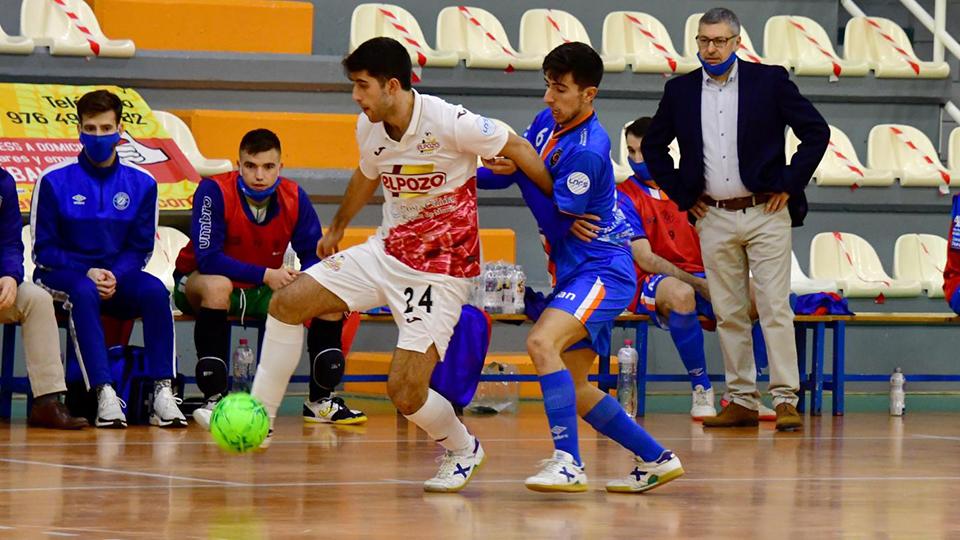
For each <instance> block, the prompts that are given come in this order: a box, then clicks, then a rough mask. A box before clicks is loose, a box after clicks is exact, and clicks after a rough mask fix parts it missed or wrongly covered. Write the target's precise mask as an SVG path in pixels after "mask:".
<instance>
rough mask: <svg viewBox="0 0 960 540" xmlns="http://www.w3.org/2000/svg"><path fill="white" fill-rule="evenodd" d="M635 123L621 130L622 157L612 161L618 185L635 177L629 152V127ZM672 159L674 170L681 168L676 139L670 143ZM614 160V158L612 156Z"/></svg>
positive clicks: (630, 122) (628, 123)
mask: <svg viewBox="0 0 960 540" xmlns="http://www.w3.org/2000/svg"><path fill="white" fill-rule="evenodd" d="M632 123H633V120H631V121H629V122H627V123H626V124H624V125H623V129H621V130H620V155H619V156H617V159H612V161H613V174H614V175H615V176H616V177H617V178H616V180H617V183H618V184H619V183H620V182H623V181H624V180H626V179H627V178H630V176H632V175H633V169H631V168H630V161H629V157H628V155H629V153H628V152H627V132H626V130H627V126H629V125H630V124H632ZM669 150H670V157H672V158H673V166H674V168H676V167H679V166H680V145H679V144H678V143H677V140H676V139H674V140H673V141H671V142H670V146H669ZM611 158H612V156H611Z"/></svg>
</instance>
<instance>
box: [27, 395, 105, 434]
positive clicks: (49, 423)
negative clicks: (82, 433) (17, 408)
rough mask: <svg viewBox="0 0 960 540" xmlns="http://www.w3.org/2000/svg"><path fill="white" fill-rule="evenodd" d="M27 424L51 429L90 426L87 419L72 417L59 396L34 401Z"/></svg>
mask: <svg viewBox="0 0 960 540" xmlns="http://www.w3.org/2000/svg"><path fill="white" fill-rule="evenodd" d="M27 424H28V425H30V426H32V427H44V428H50V429H82V428H85V427H87V426H89V425H90V424H89V423H87V420H86V419H85V418H76V417H74V416H70V411H69V410H68V409H67V406H66V405H64V404H63V403H60V396H59V395H58V394H47V395H45V396H40V397H38V398H36V399H34V400H33V406H32V407H31V408H30V416H29V417H28V418H27Z"/></svg>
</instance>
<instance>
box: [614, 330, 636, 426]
mask: <svg viewBox="0 0 960 540" xmlns="http://www.w3.org/2000/svg"><path fill="white" fill-rule="evenodd" d="M617 363H618V364H619V366H620V375H619V376H618V377H617V400H618V401H619V402H620V406H621V407H623V410H624V411H625V412H626V413H627V416H629V417H630V418H633V417H635V416H636V415H637V350H636V349H634V348H633V341H631V340H629V339H627V340H624V342H623V348H621V349H620V351H619V352H618V353H617Z"/></svg>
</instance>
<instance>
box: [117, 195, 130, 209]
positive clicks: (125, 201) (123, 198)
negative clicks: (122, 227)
mask: <svg viewBox="0 0 960 540" xmlns="http://www.w3.org/2000/svg"><path fill="white" fill-rule="evenodd" d="M128 206H130V195H127V193H126V192H125V191H121V192H119V193H117V194H116V195H114V196H113V207H114V208H116V209H117V210H126V209H127V207H128Z"/></svg>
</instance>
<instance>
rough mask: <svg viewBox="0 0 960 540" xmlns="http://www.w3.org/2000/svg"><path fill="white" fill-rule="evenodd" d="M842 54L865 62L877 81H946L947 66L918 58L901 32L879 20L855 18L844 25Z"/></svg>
mask: <svg viewBox="0 0 960 540" xmlns="http://www.w3.org/2000/svg"><path fill="white" fill-rule="evenodd" d="M845 35H846V38H845V39H846V43H845V45H844V50H845V52H846V56H847V58H849V59H851V60H858V61H862V62H866V63H867V64H868V65H869V66H870V69H872V70H873V71H874V73H875V74H876V76H877V77H878V78H882V77H896V78H910V79H913V78H921V79H945V78H947V77H949V76H950V65H949V64H947V63H946V62H924V61H922V60H920V59H919V58H917V55H916V53H914V52H913V47H912V46H911V45H910V40H909V39H908V38H907V34H906V33H905V32H904V31H903V28H900V26H899V25H898V24H897V23H895V22H893V21H891V20H890V19H884V18H882V17H854V18H852V19H850V20H849V21H847V28H846V31H845Z"/></svg>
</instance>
